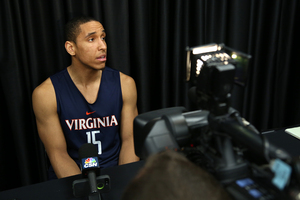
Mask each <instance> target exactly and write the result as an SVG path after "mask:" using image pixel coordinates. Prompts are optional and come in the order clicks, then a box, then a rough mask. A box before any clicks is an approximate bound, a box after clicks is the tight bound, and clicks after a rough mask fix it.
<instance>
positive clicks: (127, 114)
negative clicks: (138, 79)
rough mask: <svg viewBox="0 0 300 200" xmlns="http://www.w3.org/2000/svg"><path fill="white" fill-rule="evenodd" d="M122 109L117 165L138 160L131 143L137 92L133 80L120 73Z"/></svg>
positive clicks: (136, 113) (136, 111)
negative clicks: (119, 149)
mask: <svg viewBox="0 0 300 200" xmlns="http://www.w3.org/2000/svg"><path fill="white" fill-rule="evenodd" d="M121 85H122V96H123V108H122V113H121V140H122V147H121V151H120V156H119V164H120V165H122V164H126V163H131V162H136V161H138V160H139V158H138V157H137V156H136V155H135V151H134V142H133V120H134V118H135V117H136V116H137V115H138V110H137V92H136V85H135V82H134V80H133V79H132V78H131V77H129V76H127V75H124V74H122V73H121Z"/></svg>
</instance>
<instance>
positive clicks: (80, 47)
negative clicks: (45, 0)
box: [32, 17, 139, 179]
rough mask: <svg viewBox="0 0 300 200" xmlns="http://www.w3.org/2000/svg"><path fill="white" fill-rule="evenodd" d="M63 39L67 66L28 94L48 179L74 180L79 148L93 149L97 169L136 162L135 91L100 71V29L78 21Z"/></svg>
mask: <svg viewBox="0 0 300 200" xmlns="http://www.w3.org/2000/svg"><path fill="white" fill-rule="evenodd" d="M65 35H66V42H65V49H66V51H67V52H68V53H69V54H70V56H71V58H72V62H71V65H70V66H68V67H67V68H65V69H64V70H62V71H61V72H59V73H57V74H55V75H52V76H50V77H49V78H48V79H47V80H45V81H44V82H43V83H42V84H41V85H39V86H38V87H37V88H36V89H35V90H34V92H33V94H32V102H33V110H34V113H35V116H36V122H37V129H38V133H39V136H40V138H41V140H42V142H43V144H44V146H45V149H46V152H47V154H48V157H49V159H50V162H51V167H50V169H49V178H50V179H52V178H55V175H56V176H57V177H58V178H62V177H67V176H72V175H76V174H80V173H81V171H80V169H79V163H80V162H79V160H78V150H79V148H80V147H81V145H83V144H84V143H93V144H95V146H96V147H97V148H98V154H99V162H100V166H101V168H105V167H110V166H116V165H121V164H125V163H130V162H135V161H138V160H139V158H138V157H137V156H136V155H135V153H134V144H133V119H134V118H135V117H136V116H137V115H138V111H137V106H136V103H137V92H136V85H135V82H134V80H133V79H132V78H131V77H129V76H127V75H125V74H123V73H121V72H119V71H117V70H115V69H112V68H109V67H106V66H105V62H106V53H107V45H106V42H105V36H106V33H105V30H104V27H103V26H102V24H101V23H100V22H99V21H97V20H95V19H93V18H90V17H78V18H75V19H73V20H71V21H70V22H69V23H68V24H67V25H66V28H65Z"/></svg>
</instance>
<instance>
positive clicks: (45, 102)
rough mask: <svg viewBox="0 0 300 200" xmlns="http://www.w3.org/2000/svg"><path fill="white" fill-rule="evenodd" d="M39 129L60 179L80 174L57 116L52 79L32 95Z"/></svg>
mask: <svg viewBox="0 0 300 200" xmlns="http://www.w3.org/2000/svg"><path fill="white" fill-rule="evenodd" d="M32 104H33V110H34V113H35V117H36V123H37V129H38V133H39V136H40V139H41V140H42V142H43V144H44V146H45V149H46V152H47V154H48V157H49V159H50V162H51V165H52V166H53V169H54V172H55V173H56V176H57V177H58V178H63V177H67V176H72V175H76V174H80V173H81V171H80V169H79V167H78V166H77V164H76V163H75V161H74V160H73V159H72V158H71V157H70V156H69V154H68V152H67V145H66V140H65V137H64V134H63V131H62V128H61V125H60V121H59V117H58V114H57V104H56V96H55V92H54V88H53V85H52V82H51V80H50V78H48V79H47V80H46V81H45V82H43V83H42V84H41V85H40V86H38V87H37V88H36V89H35V90H34V92H33V94H32Z"/></svg>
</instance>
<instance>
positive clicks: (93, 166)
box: [79, 143, 100, 199]
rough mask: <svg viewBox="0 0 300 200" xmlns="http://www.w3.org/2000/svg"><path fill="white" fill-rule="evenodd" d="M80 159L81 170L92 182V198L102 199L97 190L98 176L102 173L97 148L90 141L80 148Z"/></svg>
mask: <svg viewBox="0 0 300 200" xmlns="http://www.w3.org/2000/svg"><path fill="white" fill-rule="evenodd" d="M79 159H80V161H81V171H82V175H83V177H88V180H89V183H90V192H91V194H90V196H89V197H90V198H91V197H92V198H94V197H95V199H100V194H99V193H98V190H97V180H96V177H97V176H99V175H100V166H99V161H98V151H97V148H96V147H95V146H94V145H93V144H90V143H86V144H83V145H82V146H81V147H80V148H79Z"/></svg>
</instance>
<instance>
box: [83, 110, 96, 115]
mask: <svg viewBox="0 0 300 200" xmlns="http://www.w3.org/2000/svg"><path fill="white" fill-rule="evenodd" d="M94 112H96V111H93V112H88V111H86V112H85V114H86V115H90V114H93V113H94Z"/></svg>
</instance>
